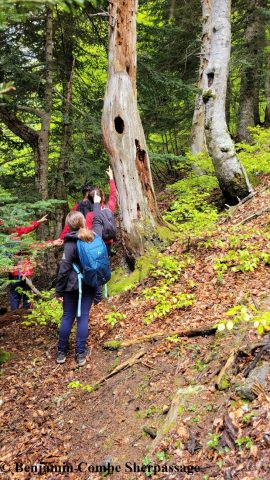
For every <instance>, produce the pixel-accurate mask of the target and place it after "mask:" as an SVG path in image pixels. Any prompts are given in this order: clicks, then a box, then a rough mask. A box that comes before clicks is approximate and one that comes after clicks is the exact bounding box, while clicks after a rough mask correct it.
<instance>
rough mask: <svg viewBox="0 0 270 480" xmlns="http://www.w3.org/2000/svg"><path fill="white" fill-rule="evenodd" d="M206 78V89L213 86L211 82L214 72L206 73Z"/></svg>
mask: <svg viewBox="0 0 270 480" xmlns="http://www.w3.org/2000/svg"><path fill="white" fill-rule="evenodd" d="M207 78H208V87H211V85H213V81H214V78H215V74H214V72H210V73H208V74H207Z"/></svg>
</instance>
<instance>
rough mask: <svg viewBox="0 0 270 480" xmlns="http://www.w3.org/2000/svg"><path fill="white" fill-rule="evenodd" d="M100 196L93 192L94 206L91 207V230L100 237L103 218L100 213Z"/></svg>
mask: <svg viewBox="0 0 270 480" xmlns="http://www.w3.org/2000/svg"><path fill="white" fill-rule="evenodd" d="M100 200H101V198H100V196H99V195H97V193H95V196H94V208H93V214H94V216H93V225H92V230H93V231H94V232H95V233H96V234H97V235H99V236H100V237H102V230H103V220H102V215H101V207H100Z"/></svg>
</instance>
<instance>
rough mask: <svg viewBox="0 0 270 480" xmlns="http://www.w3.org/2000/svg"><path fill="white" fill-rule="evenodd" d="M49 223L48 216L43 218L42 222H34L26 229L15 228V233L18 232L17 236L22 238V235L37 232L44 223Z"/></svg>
mask: <svg viewBox="0 0 270 480" xmlns="http://www.w3.org/2000/svg"><path fill="white" fill-rule="evenodd" d="M46 221H47V215H45V216H44V217H42V218H41V219H40V220H33V222H31V223H30V224H29V225H26V226H25V227H15V229H14V233H15V232H16V235H17V236H18V237H21V236H22V235H26V234H27V233H30V232H33V231H34V230H36V229H37V228H38V227H39V225H40V224H41V223H44V222H46Z"/></svg>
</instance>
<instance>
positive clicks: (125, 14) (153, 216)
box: [102, 0, 162, 259]
mask: <svg viewBox="0 0 270 480" xmlns="http://www.w3.org/2000/svg"><path fill="white" fill-rule="evenodd" d="M137 3H138V2H137V0H130V1H129V2H127V1H126V0H112V1H111V2H110V5H109V29H110V32H109V66H108V81H107V88H106V93H105V99H104V108H103V115H102V130H103V138H104V145H105V148H106V150H107V152H108V154H109V156H110V160H111V163H112V167H113V171H114V175H115V180H116V185H117V190H118V199H119V206H120V213H121V223H122V234H123V241H124V245H125V248H126V251H127V254H128V256H129V257H130V258H131V259H135V258H136V257H138V256H139V255H141V254H142V253H143V252H144V249H145V244H146V243H147V242H148V241H149V240H152V239H153V237H155V236H156V226H157V225H158V224H160V223H162V219H161V215H160V213H159V211H158V208H157V204H156V198H155V192H154V187H153V182H152V176H151V170H150V163H149V157H148V153H147V147H146V141H145V136H144V131H143V127H142V123H141V119H140V116H139V113H138V109H137V92H136V69H137V55H136V12H137Z"/></svg>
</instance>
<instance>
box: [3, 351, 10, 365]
mask: <svg viewBox="0 0 270 480" xmlns="http://www.w3.org/2000/svg"><path fill="white" fill-rule="evenodd" d="M10 359H11V354H10V353H9V352H5V351H4V350H0V365H3V363H6V362H8V361H9V360H10Z"/></svg>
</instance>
